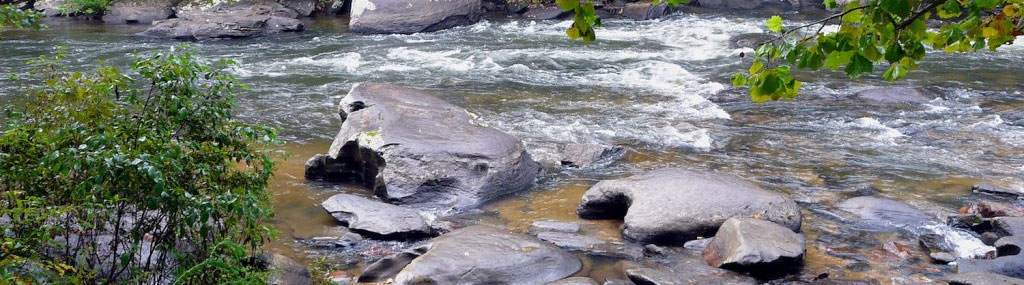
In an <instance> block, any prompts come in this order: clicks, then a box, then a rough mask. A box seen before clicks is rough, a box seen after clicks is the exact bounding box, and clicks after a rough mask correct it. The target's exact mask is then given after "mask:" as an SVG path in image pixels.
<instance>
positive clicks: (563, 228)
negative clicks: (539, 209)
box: [530, 221, 580, 233]
mask: <svg viewBox="0 0 1024 285" xmlns="http://www.w3.org/2000/svg"><path fill="white" fill-rule="evenodd" d="M530 231H531V232H534V233H540V232H560V233H575V232H579V231H580V224H577V223H570V222H559V221H534V222H533V223H532V224H530Z"/></svg>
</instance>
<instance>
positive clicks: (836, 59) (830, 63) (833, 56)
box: [825, 51, 855, 70]
mask: <svg viewBox="0 0 1024 285" xmlns="http://www.w3.org/2000/svg"><path fill="white" fill-rule="evenodd" d="M854 53H855V52H854V51H841V52H833V53H830V54H828V58H827V59H825V67H828V68H830V69H832V70H838V69H839V68H840V67H842V66H843V65H844V64H847V63H848V62H850V58H851V57H853V54H854Z"/></svg>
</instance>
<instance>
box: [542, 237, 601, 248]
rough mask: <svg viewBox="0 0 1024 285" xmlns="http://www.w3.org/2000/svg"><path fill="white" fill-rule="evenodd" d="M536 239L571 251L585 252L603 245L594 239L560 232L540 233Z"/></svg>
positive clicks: (599, 240)
mask: <svg viewBox="0 0 1024 285" xmlns="http://www.w3.org/2000/svg"><path fill="white" fill-rule="evenodd" d="M537 238H539V239H540V240H543V241H546V242H550V243H551V244H554V245H556V246H558V247H561V248H564V249H566V250H572V251H582V250H587V249H591V248H593V247H594V246H597V245H600V244H603V243H604V241H603V240H601V239H598V238H595V237H589V236H584V235H578V234H574V233H561V232H542V233H538V234H537Z"/></svg>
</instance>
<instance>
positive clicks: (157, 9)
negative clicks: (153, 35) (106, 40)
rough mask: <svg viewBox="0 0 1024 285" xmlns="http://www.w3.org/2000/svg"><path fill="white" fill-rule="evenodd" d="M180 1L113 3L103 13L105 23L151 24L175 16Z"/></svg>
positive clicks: (137, 0)
mask: <svg viewBox="0 0 1024 285" xmlns="http://www.w3.org/2000/svg"><path fill="white" fill-rule="evenodd" d="M177 4H178V0H122V1H113V2H111V3H110V6H109V7H107V11H106V12H104V13H103V22H105V23H110V24H150V23H153V22H155V21H160V20H166V19H167V18H170V17H171V16H173V15H174V6H175V5H177Z"/></svg>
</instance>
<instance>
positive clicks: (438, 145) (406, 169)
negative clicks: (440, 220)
mask: <svg viewBox="0 0 1024 285" xmlns="http://www.w3.org/2000/svg"><path fill="white" fill-rule="evenodd" d="M339 115H340V116H341V118H342V120H343V123H342V125H341V130H340V131H339V132H338V135H337V136H336V137H335V139H334V143H333V144H331V148H330V150H329V152H328V153H327V156H326V157H324V159H329V163H320V164H318V163H315V162H314V163H312V164H311V165H313V166H314V168H313V169H316V168H317V167H320V166H323V167H324V168H323V169H325V170H324V172H323V173H320V174H316V173H312V174H311V173H310V172H311V169H310V168H307V173H306V176H307V177H324V179H326V180H338V181H344V180H351V179H355V180H360V181H362V182H363V183H364V184H366V185H367V186H369V187H371V188H372V189H373V190H374V193H375V194H376V195H377V196H379V197H381V198H382V199H384V200H386V201H388V202H390V203H394V204H402V205H408V206H410V207H415V208H417V209H420V210H426V211H431V212H433V213H435V214H439V215H449V214H454V213H457V212H460V211H462V210H466V209H471V208H473V207H476V206H477V205H479V204H481V203H483V202H486V201H489V200H491V199H494V198H496V197H499V196H503V195H507V194H511V193H515V192H519V191H523V190H526V189H528V188H530V187H531V186H533V184H534V180H535V179H536V177H537V174H538V172H539V171H540V165H539V164H537V163H536V162H534V161H533V159H532V158H531V157H530V154H529V153H527V152H526V149H525V148H524V147H523V143H522V142H521V141H520V140H519V139H517V138H516V137H513V136H511V135H509V134H507V133H504V132H502V131H499V130H497V129H494V128H491V127H487V126H483V125H481V124H479V123H478V122H477V121H476V119H475V118H474V117H473V116H472V115H471V114H469V113H468V112H467V111H466V110H465V109H462V108H460V107H458V106H455V105H452V104H449V103H448V102H445V101H444V100H441V99H439V98H437V97H435V96H433V95H432V94H430V93H429V92H426V91H423V90H418V89H412V88H406V87H399V86H394V85H389V84H381V83H361V84H357V85H356V86H354V87H353V88H352V90H351V91H350V92H349V93H348V95H346V96H345V97H344V98H342V100H341V104H340V108H339ZM332 175H339V176H340V177H338V176H332Z"/></svg>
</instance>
